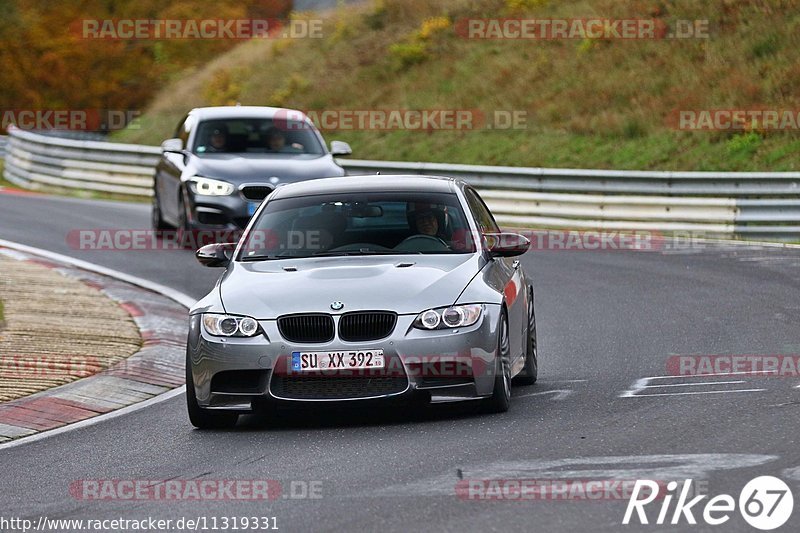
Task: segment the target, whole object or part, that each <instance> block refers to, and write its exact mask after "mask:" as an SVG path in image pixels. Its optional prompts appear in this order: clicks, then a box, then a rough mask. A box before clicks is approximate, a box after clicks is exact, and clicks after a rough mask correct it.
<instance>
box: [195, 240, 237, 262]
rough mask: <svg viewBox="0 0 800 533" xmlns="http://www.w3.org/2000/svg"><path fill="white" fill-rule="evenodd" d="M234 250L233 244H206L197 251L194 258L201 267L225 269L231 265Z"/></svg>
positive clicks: (234, 244) (234, 245)
mask: <svg viewBox="0 0 800 533" xmlns="http://www.w3.org/2000/svg"><path fill="white" fill-rule="evenodd" d="M235 249H236V243H234V242H224V243H217V244H207V245H205V246H203V247H202V248H200V249H199V250H197V251H196V252H195V254H194V256H195V257H196V258H197V260H198V261H199V262H200V264H201V265H203V266H207V267H212V268H213V267H226V266H228V265H229V264H230V263H231V259H232V258H233V251H234V250H235Z"/></svg>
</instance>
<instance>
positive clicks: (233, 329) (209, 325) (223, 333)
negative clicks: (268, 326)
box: [203, 313, 260, 337]
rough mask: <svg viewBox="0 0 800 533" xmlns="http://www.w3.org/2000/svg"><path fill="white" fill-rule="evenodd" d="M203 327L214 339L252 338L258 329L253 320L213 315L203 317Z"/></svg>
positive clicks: (207, 314)
mask: <svg viewBox="0 0 800 533" xmlns="http://www.w3.org/2000/svg"><path fill="white" fill-rule="evenodd" d="M203 327H204V328H205V329H206V331H207V332H208V333H209V334H211V335H214V336H216V337H254V336H255V335H257V334H258V332H259V329H260V328H259V327H258V321H257V320H256V319H255V318H250V317H249V316H232V315H218V314H213V313H206V314H204V315H203Z"/></svg>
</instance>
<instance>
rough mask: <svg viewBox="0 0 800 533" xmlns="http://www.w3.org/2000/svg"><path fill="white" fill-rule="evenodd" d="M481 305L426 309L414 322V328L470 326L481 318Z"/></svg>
mask: <svg viewBox="0 0 800 533" xmlns="http://www.w3.org/2000/svg"><path fill="white" fill-rule="evenodd" d="M482 312H483V305H481V304H468V305H453V306H450V307H440V308H438V309H428V310H427V311H423V312H422V313H420V314H419V315H417V318H416V319H415V320H414V327H415V328H419V329H448V328H461V327H466V326H471V325H472V324H474V323H475V322H477V321H478V319H479V318H480V317H481V313H482Z"/></svg>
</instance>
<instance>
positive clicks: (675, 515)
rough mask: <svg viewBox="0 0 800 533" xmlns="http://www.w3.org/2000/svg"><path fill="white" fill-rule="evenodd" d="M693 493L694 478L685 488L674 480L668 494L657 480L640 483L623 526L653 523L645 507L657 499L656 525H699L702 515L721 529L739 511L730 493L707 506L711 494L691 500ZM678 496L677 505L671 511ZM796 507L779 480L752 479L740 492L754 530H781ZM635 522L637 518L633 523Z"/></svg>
mask: <svg viewBox="0 0 800 533" xmlns="http://www.w3.org/2000/svg"><path fill="white" fill-rule="evenodd" d="M691 491H692V480H691V479H687V480H686V481H684V482H683V485H682V486H680V485H679V483H678V482H677V481H670V482H669V483H668V484H667V487H666V494H664V493H663V492H661V493H660V492H659V484H658V483H656V482H655V481H650V480H637V481H636V484H635V485H634V487H633V493H632V494H631V498H630V500H628V507H627V509H625V516H624V518H623V519H622V523H623V524H625V525H628V524H630V523H636V520H637V519H638V522H639V523H640V524H650V523H651V522H650V520H652V518H653V517H652V514H651V516H650V517H648V515H647V512H646V511H645V507H647V506H648V505H649V504H651V503H653V502H655V501H656V500H660V503H661V505H660V509H659V511H658V517H657V518H656V519H655V522H652V523H653V524H657V525H664V524H672V525H677V524H680V523H682V522H683V521H684V520H685V523H687V524H697V519H696V518H695V513H698V515H700V516H702V519H703V521H704V522H705V523H706V524H708V525H712V526H718V525H721V524H724V523H726V522H727V521H728V520H730V518H731V515H733V514H734V512H735V511H736V508H737V502H736V500H735V499H734V497H733V496H731V495H729V494H720V495H719V496H714V497H713V498H711V499H709V500H708V501H706V502H705V505H698V504H700V502H702V501H703V500H704V499H706V498H708V495H707V494H701V495H699V496H695V497H694V498H692V499H689V497H690V494H691V493H692V492H691ZM676 497H677V501H676V503H675V506H674V508H672V509H671V507H672V502H673V500H675V499H676ZM656 506H657V504H656ZM656 506H654V507H656ZM695 506H697V508H695ZM793 508H794V497H793V496H792V491H791V490H790V489H789V486H788V485H786V483H784V482H783V481H781V480H780V479H778V478H776V477H772V476H760V477H757V478H755V479H752V480H750V481H749V482H748V483H747V484H746V485H745V486H744V488H743V489H742V491H741V492H740V493H739V501H738V509H739V513H741V515H742V518H744V520H745V521H746V522H747V523H748V524H750V525H751V526H752V527H754V528H756V529H760V530H762V531H768V530H772V529H776V528H779V527H781V526H782V525H783V524H785V523H786V521H787V520H789V517H790V516H791V515H792V510H793ZM670 511H671V512H670ZM634 513H635V515H634ZM634 516H635V519H634ZM631 519H634V520H633V522H632V521H631Z"/></svg>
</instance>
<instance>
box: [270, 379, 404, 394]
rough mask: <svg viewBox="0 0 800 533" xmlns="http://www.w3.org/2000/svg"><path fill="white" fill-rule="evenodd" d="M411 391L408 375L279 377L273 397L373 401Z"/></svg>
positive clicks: (275, 382) (275, 383)
mask: <svg viewBox="0 0 800 533" xmlns="http://www.w3.org/2000/svg"><path fill="white" fill-rule="evenodd" d="M407 388H408V378H407V377H406V376H378V377H366V376H356V377H351V376H347V377H330V376H294V375H289V376H283V375H279V374H275V375H273V377H272V383H271V385H270V390H271V391H272V394H273V395H275V396H278V397H280V398H287V399H293V400H345V399H351V398H369V397H372V396H384V395H387V394H399V393H401V392H403V391H405V390H406V389H407Z"/></svg>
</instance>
